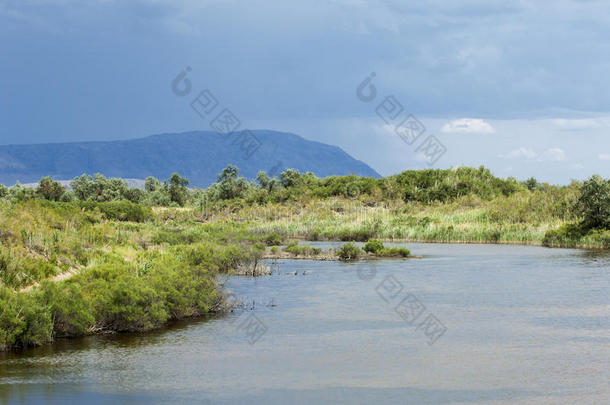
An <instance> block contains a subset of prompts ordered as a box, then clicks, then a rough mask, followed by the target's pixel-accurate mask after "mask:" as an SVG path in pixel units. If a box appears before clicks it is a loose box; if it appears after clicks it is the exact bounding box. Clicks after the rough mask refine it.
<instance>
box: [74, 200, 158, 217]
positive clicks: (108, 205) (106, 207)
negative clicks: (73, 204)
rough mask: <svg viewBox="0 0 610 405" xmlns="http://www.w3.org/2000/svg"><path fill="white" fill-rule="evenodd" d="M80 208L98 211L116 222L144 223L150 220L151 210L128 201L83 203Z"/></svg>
mask: <svg viewBox="0 0 610 405" xmlns="http://www.w3.org/2000/svg"><path fill="white" fill-rule="evenodd" d="M81 206H82V207H83V208H85V209H86V210H89V211H94V210H96V209H97V210H99V211H100V212H101V213H102V214H104V217H106V219H109V220H116V221H133V222H144V221H147V220H150V219H152V209H151V208H150V207H146V206H143V205H140V204H136V203H133V202H131V201H128V200H119V201H106V202H95V201H85V202H82V203H81Z"/></svg>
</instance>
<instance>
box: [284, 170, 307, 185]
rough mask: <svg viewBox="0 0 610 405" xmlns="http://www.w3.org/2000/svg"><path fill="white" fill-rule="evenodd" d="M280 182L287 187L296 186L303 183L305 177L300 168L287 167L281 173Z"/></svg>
mask: <svg viewBox="0 0 610 405" xmlns="http://www.w3.org/2000/svg"><path fill="white" fill-rule="evenodd" d="M280 183H281V184H282V186H284V187H286V188H290V187H296V186H299V185H301V184H302V183H303V178H302V176H301V173H299V171H298V170H295V169H286V170H284V171H283V172H282V173H281V174H280Z"/></svg>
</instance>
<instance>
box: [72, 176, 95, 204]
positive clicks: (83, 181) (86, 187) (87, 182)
mask: <svg viewBox="0 0 610 405" xmlns="http://www.w3.org/2000/svg"><path fill="white" fill-rule="evenodd" d="M70 187H72V190H73V191H74V194H76V197H77V198H78V199H79V200H81V201H87V200H88V199H89V198H90V197H91V195H92V194H93V181H92V180H91V177H90V176H87V175H86V174H83V175H81V176H79V177H75V178H74V179H73V180H72V181H71V182H70Z"/></svg>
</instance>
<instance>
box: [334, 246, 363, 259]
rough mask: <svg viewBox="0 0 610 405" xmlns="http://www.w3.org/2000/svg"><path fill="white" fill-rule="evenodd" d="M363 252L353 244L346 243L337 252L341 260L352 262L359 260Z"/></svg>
mask: <svg viewBox="0 0 610 405" xmlns="http://www.w3.org/2000/svg"><path fill="white" fill-rule="evenodd" d="M360 253H361V250H360V248H359V247H358V246H356V245H354V244H353V243H351V242H350V243H346V244H344V245H343V246H341V247H340V248H339V249H338V250H337V256H339V260H343V261H350V260H357V259H358V257H360Z"/></svg>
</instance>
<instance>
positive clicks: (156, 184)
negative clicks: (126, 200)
mask: <svg viewBox="0 0 610 405" xmlns="http://www.w3.org/2000/svg"><path fill="white" fill-rule="evenodd" d="M160 188H161V182H160V181H159V180H157V179H156V178H154V177H152V176H149V177H147V178H146V180H144V190H146V191H147V192H149V193H152V192H153V191H155V190H158V189H160Z"/></svg>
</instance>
